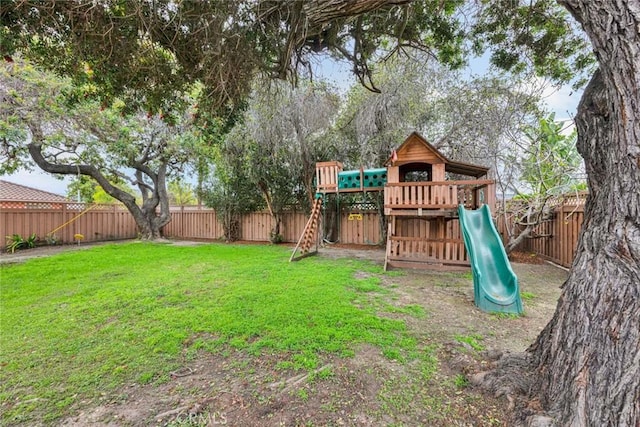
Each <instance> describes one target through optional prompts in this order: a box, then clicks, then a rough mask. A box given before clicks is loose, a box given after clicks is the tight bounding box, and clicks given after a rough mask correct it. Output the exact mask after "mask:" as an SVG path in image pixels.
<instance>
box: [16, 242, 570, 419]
mask: <svg viewBox="0 0 640 427" xmlns="http://www.w3.org/2000/svg"><path fill="white" fill-rule="evenodd" d="M318 256H321V257H329V258H339V257H350V258H355V259H364V260H371V261H372V262H374V263H376V264H379V265H382V263H383V261H384V252H383V251H382V250H371V249H370V248H363V249H360V250H351V249H347V248H339V247H337V248H336V247H332V248H323V249H321V251H320V253H319V255H318ZM3 258H4V256H3ZM300 262H305V261H304V260H303V261H300ZM513 268H514V270H515V272H516V274H517V275H518V278H519V282H520V285H521V291H522V293H523V296H524V301H523V303H524V306H525V315H524V316H522V317H512V316H498V315H495V314H488V313H484V312H482V311H480V310H479V309H477V308H476V307H475V305H474V304H473V285H472V278H471V274H470V273H445V272H429V271H422V270H396V271H393V272H391V273H386V274H385V273H382V271H380V273H371V272H370V271H367V272H358V273H356V276H357V277H360V278H363V277H370V276H371V275H374V276H378V277H380V280H381V284H382V287H383V289H384V291H385V292H384V293H381V294H380V296H379V297H380V298H382V299H383V300H384V302H385V303H386V304H387V305H388V306H392V307H396V308H397V309H398V310H395V311H389V310H387V311H385V312H381V313H380V315H382V316H391V317H394V318H398V319H402V320H403V321H404V322H405V323H406V325H407V327H408V329H409V330H410V331H411V332H412V335H413V336H415V337H416V339H417V340H418V342H419V345H420V348H429V349H430V351H431V353H430V355H429V358H430V359H429V360H431V361H432V362H433V366H434V367H435V368H434V369H433V371H429V372H425V369H426V368H425V367H427V366H429V364H428V363H426V364H425V363H424V361H409V362H406V363H402V362H397V361H394V360H391V359H389V358H388V357H385V356H384V355H383V354H382V351H381V349H379V348H377V347H373V346H361V347H360V348H359V349H357V351H356V353H355V355H354V356H353V357H338V356H335V355H325V356H323V357H322V361H321V363H320V364H319V366H320V368H318V369H317V370H315V371H311V372H308V371H292V370H288V369H283V368H281V367H280V365H279V362H281V361H282V360H287V355H282V354H262V355H260V356H253V355H249V354H246V353H245V352H241V351H237V350H234V349H232V348H224V349H222V350H221V351H220V352H218V353H216V354H211V353H207V352H198V353H196V354H195V356H194V355H193V354H192V353H189V352H187V351H185V353H184V360H183V363H182V367H181V368H180V369H178V370H176V371H174V372H173V373H172V374H171V375H170V376H169V378H164V379H162V380H161V381H157V382H156V383H154V384H147V385H141V384H135V383H132V384H126V385H124V386H123V387H122V388H121V389H120V390H119V391H118V392H117V393H113V394H109V395H104V396H102V397H101V398H100V399H98V400H95V401H84V402H78V403H77V404H76V405H75V407H74V408H72V411H71V413H73V414H74V415H73V416H70V417H69V418H67V419H66V420H63V422H62V425H65V426H85V425H93V426H149V425H157V426H213V425H230V426H301V425H314V426H325V425H333V426H341V425H346V426H379V425H408V426H413V425H429V426H456V425H457V426H467V425H469V426H471V425H473V426H493V425H503V426H506V425H512V424H513V420H512V419H511V418H510V417H511V414H510V412H509V409H508V403H507V402H506V401H505V400H500V399H496V398H494V397H493V396H487V395H484V394H482V393H481V392H480V391H479V390H476V389H474V388H473V387H472V386H470V385H469V384H468V382H467V379H466V378H467V376H469V375H470V374H472V373H473V372H475V371H476V370H482V369H483V368H484V367H486V365H487V364H488V363H490V359H491V358H492V357H495V355H496V354H499V353H501V352H505V351H523V350H525V349H526V348H527V347H528V346H529V345H530V344H531V343H532V342H533V340H534V339H535V337H536V336H537V334H538V333H539V332H540V330H541V329H542V328H543V327H544V325H545V324H546V323H547V322H548V321H549V319H550V318H551V316H552V314H553V311H554V309H555V305H556V301H557V298H558V296H559V294H560V289H559V287H560V285H561V284H562V283H563V282H564V280H565V279H566V275H567V273H566V272H565V271H563V270H561V269H558V268H555V267H553V266H551V265H549V264H546V263H544V264H523V263H513ZM357 277H356V278H354V279H357ZM188 346H189V342H185V348H187V347H188Z"/></svg>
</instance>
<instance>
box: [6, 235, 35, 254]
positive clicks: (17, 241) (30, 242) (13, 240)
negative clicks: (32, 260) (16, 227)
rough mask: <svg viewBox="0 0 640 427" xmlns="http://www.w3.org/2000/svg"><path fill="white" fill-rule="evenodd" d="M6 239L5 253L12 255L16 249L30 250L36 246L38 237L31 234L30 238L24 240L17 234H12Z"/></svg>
mask: <svg viewBox="0 0 640 427" xmlns="http://www.w3.org/2000/svg"><path fill="white" fill-rule="evenodd" d="M6 237H7V245H6V249H7V251H11V253H14V252H15V251H16V249H31V248H33V247H35V246H36V241H37V240H38V236H37V235H36V234H35V233H33V234H32V235H31V236H29V237H27V238H26V239H24V238H23V237H22V236H21V235H19V234H13V235H11V236H6Z"/></svg>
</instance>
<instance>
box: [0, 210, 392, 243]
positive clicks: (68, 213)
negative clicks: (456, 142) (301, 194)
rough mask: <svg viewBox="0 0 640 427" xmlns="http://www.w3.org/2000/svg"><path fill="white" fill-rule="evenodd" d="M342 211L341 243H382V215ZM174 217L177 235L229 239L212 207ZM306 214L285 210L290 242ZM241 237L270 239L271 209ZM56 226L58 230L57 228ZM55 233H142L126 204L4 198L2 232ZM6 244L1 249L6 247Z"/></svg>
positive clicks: (256, 215) (91, 237) (103, 236)
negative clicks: (380, 224) (380, 223)
mask: <svg viewBox="0 0 640 427" xmlns="http://www.w3.org/2000/svg"><path fill="white" fill-rule="evenodd" d="M358 212H359V213H357V214H354V213H353V212H352V211H345V212H343V213H342V215H341V218H340V223H339V225H338V227H339V230H340V242H341V243H349V244H363V245H369V244H374V245H375V244H380V243H381V235H380V227H379V219H378V218H379V217H378V214H377V213H376V212H367V211H358ZM171 217H172V220H171V222H170V223H169V224H168V225H167V226H165V228H164V230H163V231H164V234H165V236H167V237H170V238H176V239H205V240H215V239H222V238H224V231H223V228H222V225H221V224H220V223H219V221H218V217H217V215H216V212H215V211H214V210H213V209H208V208H199V207H197V206H184V207H172V208H171ZM307 219H308V218H307V215H306V214H305V213H304V212H303V211H298V210H292V211H289V212H285V214H284V215H283V218H282V224H281V233H282V236H283V238H284V241H285V242H296V241H297V240H298V238H299V237H300V234H301V233H302V230H303V229H304V225H305V224H306V221H307ZM240 226H241V235H240V239H241V240H247V241H261V242H266V241H269V234H270V231H271V229H272V226H273V220H272V218H271V215H269V213H268V212H266V211H261V212H252V213H249V214H246V215H243V216H242V218H241V224H240ZM54 230H55V231H54ZM52 231H53V232H54V233H53V235H55V237H56V239H57V241H58V242H62V243H72V242H74V241H75V238H74V236H75V235H76V234H82V235H83V240H82V241H83V242H98V241H108V240H122V239H132V238H135V237H137V235H138V232H137V227H136V224H135V221H134V220H133V217H132V216H131V214H130V213H129V211H128V210H126V209H125V208H124V207H122V206H121V205H90V204H85V203H73V202H58V201H56V202H33V201H10V202H6V201H2V202H0V237H2V239H5V236H11V235H13V234H19V235H20V236H22V237H24V238H26V237H28V236H30V235H31V234H34V233H35V234H36V235H37V236H38V238H39V239H40V240H41V241H42V242H44V241H46V238H47V235H49V234H50V233H51V232H52ZM4 243H5V242H4V240H3V244H2V245H1V246H0V249H4Z"/></svg>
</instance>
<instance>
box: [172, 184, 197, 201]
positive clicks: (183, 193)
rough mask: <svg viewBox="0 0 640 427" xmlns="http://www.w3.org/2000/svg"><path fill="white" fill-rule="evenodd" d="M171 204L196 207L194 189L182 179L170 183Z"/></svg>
mask: <svg viewBox="0 0 640 427" xmlns="http://www.w3.org/2000/svg"><path fill="white" fill-rule="evenodd" d="M168 190H169V203H170V204H172V205H174V206H185V205H195V204H196V201H197V200H196V195H195V193H194V191H193V187H192V186H191V185H190V184H189V183H187V182H184V181H183V180H182V179H180V178H176V179H173V180H171V181H169V188H168Z"/></svg>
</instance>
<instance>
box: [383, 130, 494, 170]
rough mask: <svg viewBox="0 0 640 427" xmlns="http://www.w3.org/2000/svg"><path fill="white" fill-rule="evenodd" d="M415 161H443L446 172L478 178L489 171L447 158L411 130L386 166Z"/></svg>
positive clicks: (432, 162) (485, 168)
mask: <svg viewBox="0 0 640 427" xmlns="http://www.w3.org/2000/svg"><path fill="white" fill-rule="evenodd" d="M416 161H426V162H427V163H431V164H435V163H444V164H445V170H446V171H447V172H451V173H456V174H461V175H467V176H474V177H476V178H479V177H481V176H484V175H486V174H487V172H489V168H487V167H484V166H480V165H473V164H471V163H465V162H457V161H454V160H449V159H448V158H447V157H446V156H444V155H443V154H442V153H441V152H440V151H439V150H438V149H437V148H436V147H434V146H433V145H431V144H429V142H427V140H426V139H424V137H423V136H422V135H420V134H419V133H418V132H411V135H409V136H408V137H407V139H405V141H404V142H403V143H402V145H400V147H398V148H397V149H396V150H395V154H392V155H391V157H390V158H389V160H387V161H386V163H385V165H386V166H402V165H403V164H407V163H415V162H416Z"/></svg>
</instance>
